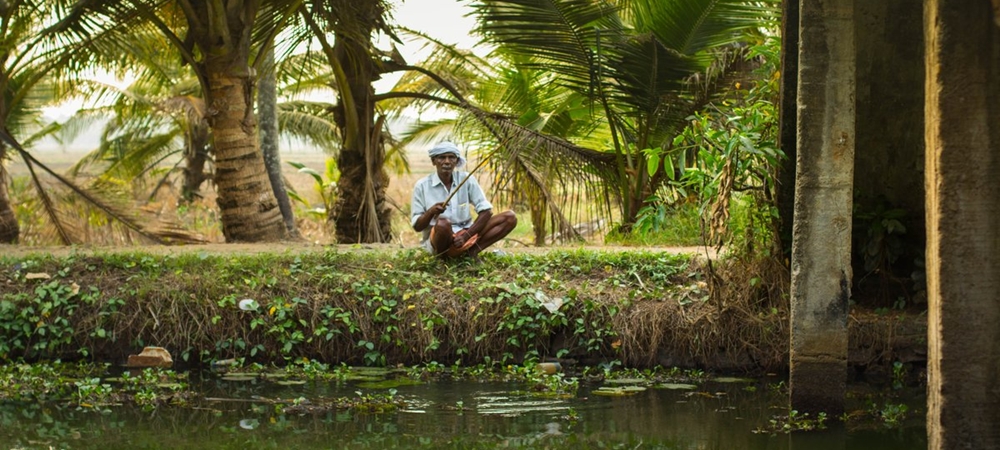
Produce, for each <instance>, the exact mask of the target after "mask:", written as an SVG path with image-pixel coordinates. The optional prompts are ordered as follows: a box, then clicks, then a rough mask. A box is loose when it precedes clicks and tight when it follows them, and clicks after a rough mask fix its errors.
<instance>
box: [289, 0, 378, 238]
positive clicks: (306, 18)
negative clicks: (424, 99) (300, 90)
mask: <svg viewBox="0 0 1000 450" xmlns="http://www.w3.org/2000/svg"><path fill="white" fill-rule="evenodd" d="M300 12H301V18H302V20H303V22H304V24H305V25H306V26H307V27H308V29H309V30H311V31H312V36H311V37H314V38H316V39H317V40H318V41H319V44H320V47H321V49H322V52H323V55H324V56H325V57H326V59H327V62H328V63H329V65H330V67H331V69H332V73H333V80H332V84H333V86H334V87H335V89H336V91H337V95H338V102H337V105H336V106H335V108H334V111H333V113H334V120H335V123H336V124H337V128H338V129H339V130H340V133H339V134H340V139H341V148H340V151H339V152H338V156H337V166H338V167H339V168H340V171H341V176H340V181H339V182H338V184H337V186H338V195H337V199H336V204H335V206H334V208H333V209H332V210H331V211H329V212H328V213H329V214H330V216H329V220H331V221H332V222H333V224H334V231H335V235H336V238H337V241H338V242H341V243H356V242H388V241H389V240H390V239H391V238H392V223H391V220H390V218H391V216H390V214H391V212H392V208H391V206H390V205H389V203H388V201H387V198H386V189H387V188H388V185H389V177H388V174H387V173H386V171H385V167H384V166H385V158H386V152H385V142H386V139H387V137H386V136H385V135H384V117H383V116H378V117H377V116H376V113H375V111H376V109H375V98H374V96H375V91H374V88H373V87H372V82H374V81H375V80H377V79H378V78H379V77H380V76H381V74H382V73H385V72H386V71H389V70H392V68H389V67H387V66H386V63H385V61H383V58H382V57H381V55H380V54H379V52H377V51H376V50H375V48H374V45H373V43H372V39H373V37H374V35H375V33H378V32H382V33H387V34H389V35H391V34H392V31H391V29H390V27H389V24H388V22H387V20H388V5H387V4H386V2H385V1H383V0H361V1H359V0H333V1H315V2H309V3H308V4H307V5H306V6H305V7H303V8H302V9H300ZM325 30H332V34H333V36H332V38H333V39H332V43H331V42H330V39H329V38H328V37H327V34H326V32H325Z"/></svg>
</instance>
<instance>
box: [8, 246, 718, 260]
mask: <svg viewBox="0 0 1000 450" xmlns="http://www.w3.org/2000/svg"><path fill="white" fill-rule="evenodd" d="M409 248H413V247H404V246H402V245H399V244H359V245H321V244H313V243H308V242H303V243H295V242H282V243H272V244H219V243H211V244H200V245H178V246H166V245H142V246H127V247H123V246H117V247H96V246H72V247H67V246H59V247H26V246H19V245H2V244H0V258H4V257H10V258H22V257H25V256H28V255H31V254H39V253H41V254H48V255H53V256H58V257H65V256H69V255H73V254H90V253H129V252H140V253H152V254H158V255H161V254H162V255H170V254H186V253H202V252H204V253H209V254H231V253H236V254H258V253H278V254H283V253H298V252H315V251H322V250H326V249H336V251H340V252H394V251H400V250H405V249H409ZM500 249H501V250H502V251H504V252H507V253H525V254H543V253H547V252H551V251H555V250H568V251H572V250H577V249H583V250H589V251H600V252H639V251H651V252H665V253H675V254H681V253H685V254H693V255H702V256H705V255H707V256H708V257H711V258H713V259H714V258H715V257H716V256H717V253H716V251H715V249H714V248H707V249H706V248H704V247H624V246H603V245H583V246H553V247H527V246H521V245H512V246H505V247H502V248H500Z"/></svg>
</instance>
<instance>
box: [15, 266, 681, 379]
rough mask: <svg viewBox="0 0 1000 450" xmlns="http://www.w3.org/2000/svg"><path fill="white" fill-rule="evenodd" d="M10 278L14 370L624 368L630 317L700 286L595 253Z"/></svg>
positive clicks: (674, 273)
mask: <svg viewBox="0 0 1000 450" xmlns="http://www.w3.org/2000/svg"><path fill="white" fill-rule="evenodd" d="M0 264H2V265H0V280H6V281H5V282H6V283H8V284H7V285H8V286H9V287H10V289H7V290H5V292H4V293H3V294H0V359H2V360H6V361H10V360H15V359H18V358H25V359H28V360H37V359H45V358H58V357H70V356H72V357H82V356H86V357H93V358H103V357H107V355H109V354H118V355H120V354H129V353H137V350H138V349H140V348H142V347H143V346H145V345H157V346H162V347H165V348H168V349H169V350H170V351H171V352H173V353H174V354H175V360H178V361H182V362H186V363H199V362H201V363H208V362H211V361H217V360H225V359H235V360H240V361H246V362H273V363H282V364H289V363H293V362H296V361H303V360H305V361H308V360H319V361H324V362H326V363H330V362H347V363H350V364H355V365H358V364H364V365H369V366H390V365H395V364H398V363H415V362H423V361H430V360H435V359H438V358H444V357H447V358H448V359H449V360H455V359H458V360H459V361H462V360H464V361H467V362H478V361H493V362H499V363H504V364H512V363H520V362H523V361H532V360H540V359H542V358H544V357H574V356H581V355H607V356H614V355H616V354H617V353H618V352H619V349H620V347H621V346H622V342H623V340H622V336H621V334H620V333H621V329H622V328H621V327H622V322H621V319H619V316H620V315H621V314H622V313H623V311H626V310H628V309H629V308H631V305H633V304H634V303H635V302H643V301H654V302H657V303H659V302H662V301H663V300H665V299H673V298H677V301H674V302H671V304H673V305H681V304H683V301H684V298H681V296H684V295H687V294H686V291H683V290H679V289H677V287H676V286H677V285H678V284H680V285H691V284H693V282H691V281H690V278H691V277H693V276H697V271H696V270H692V268H691V267H690V264H691V263H690V260H689V256H684V255H672V254H665V253H652V252H629V253H600V252H592V251H582V250H581V251H571V252H559V251H556V252H550V253H548V254H545V255H539V256H529V255H493V254H490V255H487V258H486V259H485V261H484V263H483V264H482V265H479V266H469V265H465V264H462V263H461V262H459V263H457V264H451V265H443V264H442V263H441V262H440V261H439V260H437V259H435V258H433V257H431V256H429V255H426V254H425V253H423V252H420V251H410V252H401V253H398V254H366V253H363V252H357V253H354V252H352V253H338V252H336V251H330V252H324V251H318V252H310V253H301V254H294V255H274V254H260V255H246V256H240V257H231V256H215V255H210V254H206V253H199V252H191V253H182V254H177V255H152V254H141V253H127V252H125V253H110V254H107V255H99V256H88V257H82V258H81V257H70V258H66V259H58V258H51V259H26V260H23V261H18V262H14V261H3V262H2V263H0ZM41 273H45V274H49V276H50V278H48V279H42V278H41V277H40V276H39V275H37V274H41ZM165 286H169V287H170V288H169V289H166V288H164V287H165ZM685 298H686V297H685ZM248 299H249V300H251V301H250V302H249V303H246V302H244V300H248ZM244 303H246V304H247V305H250V306H249V307H247V308H245V309H241V307H240V305H241V304H244ZM556 337H559V338H558V339H556ZM305 358H309V359H308V360H306V359H305Z"/></svg>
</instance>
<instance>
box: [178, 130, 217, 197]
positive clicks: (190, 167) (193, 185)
mask: <svg viewBox="0 0 1000 450" xmlns="http://www.w3.org/2000/svg"><path fill="white" fill-rule="evenodd" d="M189 132H190V133H191V134H190V136H189V137H188V142H187V143H186V148H185V149H184V184H183V185H182V186H181V197H182V198H183V199H184V201H187V202H190V201H192V200H194V198H195V197H201V184H202V183H204V182H205V180H206V179H208V175H206V174H205V163H206V162H208V155H209V147H210V144H209V141H210V140H211V134H210V133H209V128H208V124H207V123H205V122H204V121H200V122H199V123H192V124H191V130H190V131H189Z"/></svg>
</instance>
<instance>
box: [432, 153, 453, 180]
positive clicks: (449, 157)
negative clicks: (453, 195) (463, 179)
mask: <svg viewBox="0 0 1000 450" xmlns="http://www.w3.org/2000/svg"><path fill="white" fill-rule="evenodd" d="M431 163H432V164H434V167H435V168H436V169H437V173H438V175H444V174H449V175H450V174H451V173H452V172H453V171H454V170H455V164H458V156H456V155H455V154H454V153H445V154H443V155H437V156H435V157H432V158H431Z"/></svg>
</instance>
